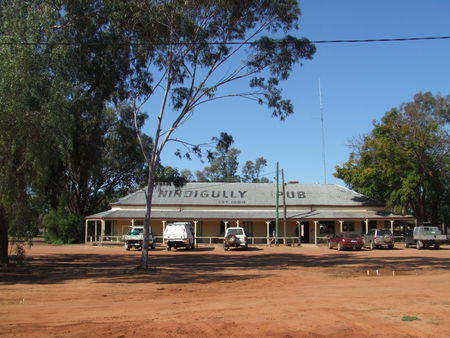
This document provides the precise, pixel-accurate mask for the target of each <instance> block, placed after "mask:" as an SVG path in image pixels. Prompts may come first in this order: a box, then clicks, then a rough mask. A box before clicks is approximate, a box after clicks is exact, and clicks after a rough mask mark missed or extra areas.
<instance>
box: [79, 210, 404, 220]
mask: <svg viewBox="0 0 450 338" xmlns="http://www.w3.org/2000/svg"><path fill="white" fill-rule="evenodd" d="M144 216H145V210H108V211H104V212H101V213H98V214H95V215H91V216H88V217H86V219H132V218H133V219H143V218H144ZM279 217H280V219H282V213H281V212H280V214H279ZM152 218H153V219H166V220H178V219H180V220H201V219H211V220H212V219H218V220H223V221H226V220H237V219H239V220H265V221H270V220H274V219H275V210H273V211H270V210H261V211H254V210H253V211H246V210H230V211H226V210H214V211H205V210H183V209H173V210H164V211H161V210H156V211H152ZM287 218H288V219H290V220H300V219H306V220H307V219H311V220H313V219H316V220H319V219H320V220H327V219H348V220H350V219H361V220H364V219H393V218H396V219H400V218H401V219H405V218H406V219H412V217H411V216H402V215H396V214H392V213H389V212H385V211H374V210H369V211H360V210H355V211H348V210H346V211H320V210H309V211H301V212H299V211H288V212H287Z"/></svg>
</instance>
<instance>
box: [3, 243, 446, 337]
mask: <svg viewBox="0 0 450 338" xmlns="http://www.w3.org/2000/svg"><path fill="white" fill-rule="evenodd" d="M140 254H141V253H140V252H138V251H125V250H124V249H123V248H122V247H100V246H86V245H70V246H68V245H67V246H50V245H43V244H40V245H35V246H33V247H32V248H31V249H30V250H29V251H28V252H27V255H28V256H27V257H28V258H27V261H26V264H25V266H24V267H16V268H8V269H7V270H2V271H0V318H1V320H0V336H1V337H100V336H101V337H218V336H221V337H242V336H250V337H375V336H376V337H450V246H443V248H442V249H441V250H420V251H419V250H416V249H414V248H409V249H403V248H400V246H399V247H398V248H396V249H394V250H376V251H368V250H367V251H366V250H363V251H360V252H356V251H355V252H354V251H343V252H338V251H336V250H328V249H327V248H326V247H315V246H308V247H307V246H302V247H282V246H279V247H266V246H261V247H252V248H250V249H249V250H248V251H243V250H231V251H229V252H225V251H223V249H222V248H221V247H220V246H218V247H214V246H212V247H207V246H205V247H200V248H198V249H196V250H193V251H185V250H178V251H171V252H168V251H166V250H163V248H157V249H156V250H154V251H151V262H152V265H153V267H154V269H153V270H152V271H150V272H142V271H140V270H138V269H136V266H137V265H138V262H139V257H140ZM402 319H403V320H402ZM405 319H409V321H408V320H405Z"/></svg>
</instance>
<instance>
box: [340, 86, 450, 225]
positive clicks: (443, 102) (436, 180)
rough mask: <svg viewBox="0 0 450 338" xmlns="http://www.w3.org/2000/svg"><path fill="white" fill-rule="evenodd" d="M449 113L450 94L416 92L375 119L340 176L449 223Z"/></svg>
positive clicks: (395, 204) (402, 208) (402, 207)
mask: <svg viewBox="0 0 450 338" xmlns="http://www.w3.org/2000/svg"><path fill="white" fill-rule="evenodd" d="M449 116H450V96H445V97H442V96H433V95H431V94H430V93H424V94H422V93H419V94H417V95H415V97H414V101H413V102H409V103H405V104H403V105H401V107H400V108H398V109H392V110H391V111H389V112H387V113H386V114H385V116H384V117H383V118H382V120H381V121H380V122H377V123H375V124H374V129H373V131H372V133H371V134H370V135H367V136H365V137H364V138H363V139H362V140H361V141H360V142H359V144H355V151H354V152H352V153H351V154H350V158H349V160H348V161H347V162H346V163H344V164H343V165H342V166H341V167H340V166H337V167H336V173H335V176H336V177H338V178H341V179H342V180H344V182H345V183H346V184H347V185H349V186H350V187H351V188H353V189H355V190H357V191H359V192H361V193H363V194H365V195H367V196H370V197H373V198H375V199H378V200H380V201H383V202H385V203H387V205H388V206H390V207H391V208H392V209H394V210H395V211H398V212H407V213H413V214H414V216H416V217H417V218H418V221H419V223H422V222H423V221H424V220H429V221H432V222H433V223H434V224H440V223H447V224H448V222H449V219H448V217H449V216H448V210H449V202H450V198H449V196H450V191H449V190H450V171H449V168H450V165H449V163H450V138H449V134H448V131H449Z"/></svg>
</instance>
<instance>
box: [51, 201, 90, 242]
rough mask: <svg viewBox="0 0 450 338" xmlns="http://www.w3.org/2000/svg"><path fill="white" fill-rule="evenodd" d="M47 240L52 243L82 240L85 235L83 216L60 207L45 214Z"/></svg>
mask: <svg viewBox="0 0 450 338" xmlns="http://www.w3.org/2000/svg"><path fill="white" fill-rule="evenodd" d="M43 225H44V227H45V241H46V242H47V243H52V244H62V243H67V244H71V243H75V242H80V241H81V240H82V239H83V236H84V228H83V218H82V217H80V216H78V215H75V214H72V213H70V212H69V211H67V209H66V208H63V207H60V208H58V209H57V210H51V211H50V212H49V213H48V214H47V215H45V216H44V219H43Z"/></svg>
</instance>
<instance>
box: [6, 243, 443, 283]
mask: <svg viewBox="0 0 450 338" xmlns="http://www.w3.org/2000/svg"><path fill="white" fill-rule="evenodd" d="M212 250H214V249H211V248H199V249H196V250H195V251H184V250H179V251H178V252H177V253H169V252H166V251H165V250H164V251H163V250H159V251H158V253H157V254H154V255H152V252H150V266H151V267H152V268H151V269H150V270H149V271H142V270H140V269H139V268H138V265H139V262H140V252H134V253H132V252H130V253H131V254H130V253H128V254H126V253H124V254H123V255H121V254H115V255H113V254H107V253H105V254H97V253H95V254H77V253H74V254H72V253H68V254H48V255H38V256H36V257H29V258H28V259H27V261H26V262H25V264H24V265H23V266H15V267H14V266H13V267H8V268H3V269H2V270H0V285H1V284H3V285H6V284H19V283H20V284H52V283H62V282H65V281H70V280H80V279H94V280H95V281H97V282H101V283H160V284H177V283H212V282H216V281H222V282H227V281H229V282H232V281H235V280H249V279H255V278H260V277H262V276H267V275H272V274H276V272H277V271H279V270H284V269H291V268H298V267H300V268H322V269H323V268H329V271H336V269H340V270H341V271H365V270H367V269H385V270H386V269H392V270H396V271H411V270H421V269H422V270H424V271H426V270H437V269H439V270H450V259H448V258H437V257H421V256H418V255H417V254H416V253H414V252H413V251H411V256H408V257H395V255H394V252H395V251H397V250H395V251H394V252H393V255H392V256H389V257H370V256H361V255H354V253H353V252H341V253H339V254H336V252H334V251H330V253H326V254H321V255H311V254H307V255H306V254H303V253H301V251H296V252H295V253H292V254H291V253H265V252H264V250H262V249H259V248H252V251H253V252H252V254H251V255H242V254H239V255H233V254H230V253H231V252H224V253H220V254H218V253H211V251H212ZM243 271H245V273H242V272H243ZM240 272H241V273H240Z"/></svg>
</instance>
